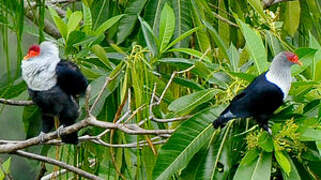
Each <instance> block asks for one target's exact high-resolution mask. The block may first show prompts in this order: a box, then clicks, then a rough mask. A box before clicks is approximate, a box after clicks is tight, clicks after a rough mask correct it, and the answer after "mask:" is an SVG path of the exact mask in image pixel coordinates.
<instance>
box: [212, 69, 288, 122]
mask: <svg viewBox="0 0 321 180" xmlns="http://www.w3.org/2000/svg"><path fill="white" fill-rule="evenodd" d="M265 74H266V72H265V73H262V74H261V75H259V76H258V77H257V78H256V79H255V80H254V81H253V82H252V83H251V84H250V85H249V86H248V87H247V88H245V89H244V90H243V91H242V92H241V93H240V94H238V95H237V96H235V97H234V98H233V100H232V101H231V103H230V105H229V106H228V107H227V108H226V109H225V110H224V111H223V112H222V113H221V115H220V117H218V118H217V119H216V120H215V121H214V122H213V125H214V127H215V128H217V127H219V126H224V124H226V123H227V122H228V121H229V120H230V119H234V118H246V117H254V119H255V120H256V121H257V122H258V124H259V125H260V126H263V125H267V122H268V119H269V118H270V116H271V115H272V114H273V112H274V111H275V110H276V109H277V108H279V107H280V106H281V105H282V104H283V97H284V94H283V92H282V90H281V89H280V88H279V87H278V86H277V85H275V84H273V83H271V82H270V81H268V80H267V79H266V77H265ZM228 112H231V113H232V114H233V116H228V115H226V114H227V113H228Z"/></svg>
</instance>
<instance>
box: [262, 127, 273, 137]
mask: <svg viewBox="0 0 321 180" xmlns="http://www.w3.org/2000/svg"><path fill="white" fill-rule="evenodd" d="M261 127H262V128H263V129H264V130H266V132H267V133H269V134H270V135H271V136H272V130H271V128H270V127H269V126H268V125H267V124H263V125H262V126H261Z"/></svg>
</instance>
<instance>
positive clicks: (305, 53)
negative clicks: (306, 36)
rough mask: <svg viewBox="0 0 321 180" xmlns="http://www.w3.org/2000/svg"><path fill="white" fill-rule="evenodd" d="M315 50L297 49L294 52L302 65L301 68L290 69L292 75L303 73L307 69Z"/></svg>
mask: <svg viewBox="0 0 321 180" xmlns="http://www.w3.org/2000/svg"><path fill="white" fill-rule="evenodd" d="M316 51H317V50H315V49H312V48H298V49H296V50H295V54H297V55H298V56H299V59H300V61H301V62H302V63H303V65H302V66H294V67H293V68H292V74H293V75H297V74H300V73H301V72H303V71H304V70H305V69H306V68H308V67H309V66H310V65H311V64H312V62H313V58H314V55H315V53H316Z"/></svg>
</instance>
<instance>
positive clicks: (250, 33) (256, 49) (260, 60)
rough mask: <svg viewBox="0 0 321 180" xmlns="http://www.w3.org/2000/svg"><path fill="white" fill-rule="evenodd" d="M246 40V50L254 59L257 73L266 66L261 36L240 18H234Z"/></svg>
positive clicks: (261, 71)
mask: <svg viewBox="0 0 321 180" xmlns="http://www.w3.org/2000/svg"><path fill="white" fill-rule="evenodd" d="M236 20H237V23H238V24H239V26H240V28H241V31H242V33H243V35H244V38H245V40H246V46H247V51H248V52H249V53H250V55H251V57H252V58H253V59H254V63H255V66H256V69H257V72H258V74H261V73H263V72H264V71H265V70H267V68H268V63H267V55H266V51H265V48H264V45H263V42H262V39H261V37H260V36H259V35H258V34H257V33H256V32H255V31H254V30H253V29H251V28H250V27H249V26H248V25H247V24H245V23H244V22H243V21H241V20H240V19H236Z"/></svg>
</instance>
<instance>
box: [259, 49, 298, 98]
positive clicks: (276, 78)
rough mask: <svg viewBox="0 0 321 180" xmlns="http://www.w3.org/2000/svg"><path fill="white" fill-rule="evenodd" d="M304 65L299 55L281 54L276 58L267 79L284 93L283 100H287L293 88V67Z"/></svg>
mask: <svg viewBox="0 0 321 180" xmlns="http://www.w3.org/2000/svg"><path fill="white" fill-rule="evenodd" d="M294 64H298V65H302V63H301V62H300V61H299V58H298V56H297V55H295V54H294V53H292V52H285V51H284V52H281V53H279V54H278V55H277V56H275V57H274V59H273V61H272V64H271V66H270V69H269V71H268V72H267V73H266V75H265V77H266V79H267V80H268V81H270V82H271V83H274V84H275V85H277V86H278V87H279V88H280V89H281V90H282V92H283V100H285V99H286V97H287V95H288V93H289V90H290V88H291V81H292V77H291V66H292V65H294Z"/></svg>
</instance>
